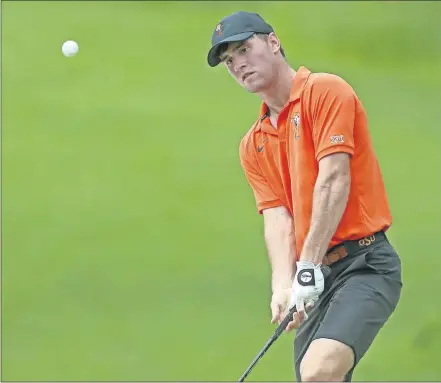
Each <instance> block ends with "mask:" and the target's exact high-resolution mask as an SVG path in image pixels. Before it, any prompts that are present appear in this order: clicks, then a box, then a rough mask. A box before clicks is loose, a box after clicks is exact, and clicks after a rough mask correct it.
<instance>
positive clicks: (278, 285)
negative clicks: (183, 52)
mask: <svg viewBox="0 0 441 383" xmlns="http://www.w3.org/2000/svg"><path fill="white" fill-rule="evenodd" d="M208 63H209V65H210V66H212V67H214V66H216V65H218V64H220V63H222V64H223V65H224V66H225V67H226V68H227V69H228V71H229V73H230V74H231V75H232V77H233V78H234V79H235V80H236V81H237V82H238V83H239V84H240V85H241V86H242V87H243V88H245V89H246V90H248V91H249V92H251V93H254V94H257V95H258V96H259V97H260V99H261V100H262V104H261V110H260V115H259V117H258V119H257V121H256V122H255V123H254V124H253V126H252V127H251V129H250V130H249V131H248V132H247V133H246V134H245V136H244V137H243V139H242V141H241V143H240V161H241V164H242V167H243V170H244V172H245V175H246V178H247V180H248V182H249V184H250V186H251V188H252V191H253V193H254V197H255V200H256V205H257V210H258V212H259V213H260V214H262V215H263V219H264V235H265V242H266V246H267V249H268V256H269V259H270V262H271V267H272V280H271V285H272V299H271V312H272V323H280V322H281V320H283V318H284V317H285V315H286V314H287V310H288V309H289V308H290V307H293V306H294V305H296V308H297V311H298V314H295V316H294V318H293V321H291V322H290V324H289V325H288V327H287V331H291V330H292V329H294V328H295V329H297V330H296V336H295V340H294V366H295V371H296V377H297V380H298V381H340V382H341V381H351V379H352V373H353V370H354V368H355V366H356V365H357V363H358V362H359V361H360V359H361V358H362V357H363V355H364V354H365V353H366V351H367V350H368V348H369V347H370V345H371V344H372V342H373V341H374V338H375V337H376V335H377V334H378V332H379V331H380V329H381V328H382V326H383V325H384V324H385V323H386V321H387V320H388V318H389V317H390V315H391V314H392V313H393V311H394V310H395V308H396V306H397V304H398V301H399V298H400V294H401V287H402V282H401V262H400V259H399V257H398V255H397V253H396V252H395V250H394V249H393V247H392V245H391V244H390V243H389V241H388V239H387V238H386V235H385V232H386V230H387V229H388V228H389V227H390V225H391V223H392V218H391V214H390V211H389V206H388V201H387V196H386V191H385V187H384V184H383V179H382V175H381V171H380V168H379V164H378V162H377V158H376V156H375V152H374V149H373V146H372V142H371V138H370V133H369V131H368V123H367V118H366V112H365V110H364V108H363V106H362V104H361V102H360V100H359V99H358V97H357V95H356V93H355V92H354V90H353V89H352V88H351V87H350V85H349V84H348V83H347V82H345V81H344V80H343V79H341V78H340V77H338V76H336V75H332V74H328V73H311V72H310V71H309V70H308V69H306V68H304V67H301V68H300V69H299V70H298V71H295V70H294V69H292V68H291V67H290V65H289V64H288V62H287V61H286V59H285V57H284V52H283V49H282V47H281V44H280V41H279V39H278V38H277V36H276V34H275V33H274V30H273V28H272V27H271V26H270V25H269V24H267V23H266V22H265V21H264V20H263V19H262V18H261V17H260V16H259V15H257V14H254V13H248V12H237V13H234V14H232V15H229V16H227V17H225V18H224V19H223V20H221V22H220V23H219V24H218V25H217V26H216V28H215V30H214V32H213V35H212V47H211V49H210V51H209V53H208ZM322 267H328V270H330V275H329V276H328V277H327V278H326V279H325V278H324V275H323V272H322Z"/></svg>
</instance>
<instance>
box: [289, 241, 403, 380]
mask: <svg viewBox="0 0 441 383" xmlns="http://www.w3.org/2000/svg"><path fill="white" fill-rule="evenodd" d="M330 268H331V274H330V276H329V277H328V278H327V279H326V280H325V290H324V292H323V294H322V295H321V297H320V299H319V301H318V302H317V303H316V305H315V306H314V307H313V308H312V309H311V311H310V312H308V317H309V318H308V320H307V321H305V322H304V323H303V324H302V325H301V326H300V327H299V328H298V329H297V331H296V336H295V339H294V365H295V371H296V377H297V381H301V378H300V363H301V361H302V358H303V356H304V355H305V353H306V351H307V349H308V347H309V345H310V344H311V342H312V341H313V340H315V339H319V338H328V339H334V340H337V341H339V342H342V343H344V344H346V345H348V346H350V347H351V348H352V350H353V351H354V355H355V363H354V366H353V368H352V369H351V371H349V373H348V374H347V376H346V378H345V381H351V380H352V373H353V371H354V368H355V366H356V365H357V363H358V362H359V361H360V359H361V358H362V357H363V356H364V354H365V353H366V351H367V350H368V349H369V347H370V345H371V344H372V342H373V341H374V338H375V337H376V336H377V334H378V332H379V331H380V329H381V328H382V327H383V325H384V324H385V322H386V321H387V320H388V318H389V317H390V315H391V314H392V313H393V311H394V310H395V308H396V306H397V304H398V301H399V299H400V295H401V287H402V281H401V261H400V258H399V256H398V254H397V253H396V252H395V250H394V248H393V247H392V245H391V244H390V243H389V241H388V240H387V238H386V236H385V235H384V234H382V235H381V239H379V240H376V241H375V242H374V243H373V244H371V245H370V246H368V247H365V248H363V249H359V250H357V251H355V252H354V253H352V254H350V253H348V255H347V256H346V257H345V258H343V259H341V260H339V261H337V262H335V263H333V264H332V265H330Z"/></svg>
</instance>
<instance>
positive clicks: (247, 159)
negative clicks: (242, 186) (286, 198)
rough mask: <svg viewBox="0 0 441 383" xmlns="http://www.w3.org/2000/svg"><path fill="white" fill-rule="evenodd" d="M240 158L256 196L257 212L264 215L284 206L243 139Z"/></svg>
mask: <svg viewBox="0 0 441 383" xmlns="http://www.w3.org/2000/svg"><path fill="white" fill-rule="evenodd" d="M239 157H240V163H241V166H242V169H243V171H244V173H245V177H246V179H247V181H248V184H249V185H250V186H251V189H252V191H253V194H254V199H255V201H256V208H257V212H258V213H259V214H262V212H263V210H265V209H269V208H272V207H277V206H282V202H281V201H280V200H279V198H278V197H277V196H276V194H275V193H274V191H273V190H272V188H271V186H270V185H269V183H268V181H267V179H266V178H265V177H264V175H263V174H262V172H261V170H260V168H259V164H258V163H257V161H256V159H255V158H254V155H253V153H252V152H251V151H250V149H249V147H248V145H247V143H246V140H245V139H243V140H242V142H241V144H240V149H239Z"/></svg>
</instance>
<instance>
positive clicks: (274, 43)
mask: <svg viewBox="0 0 441 383" xmlns="http://www.w3.org/2000/svg"><path fill="white" fill-rule="evenodd" d="M268 44H269V45H270V47H271V50H272V52H273V53H274V54H276V53H277V52H280V40H279V38H278V37H277V36H276V34H275V33H274V32H271V33H270V34H269V35H268Z"/></svg>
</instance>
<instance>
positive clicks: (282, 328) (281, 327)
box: [274, 306, 297, 338]
mask: <svg viewBox="0 0 441 383" xmlns="http://www.w3.org/2000/svg"><path fill="white" fill-rule="evenodd" d="M296 311H297V308H296V306H294V307H293V308H292V309H291V310H289V312H288V314H287V315H286V317H285V318H284V319H283V321H282V323H280V324H279V326H278V327H277V328H276V331H274V336H275V337H276V338H278V337H279V336H280V335H281V334H282V333H283V331H285V329H286V326H288V323H289V322H291V321H292V318H293V315H294V313H295V312H296Z"/></svg>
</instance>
